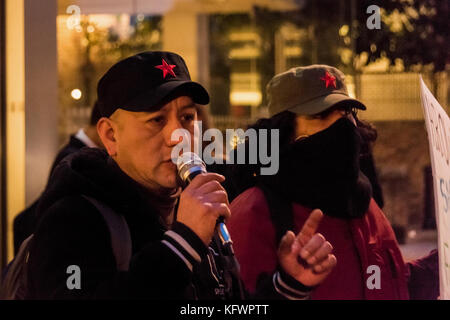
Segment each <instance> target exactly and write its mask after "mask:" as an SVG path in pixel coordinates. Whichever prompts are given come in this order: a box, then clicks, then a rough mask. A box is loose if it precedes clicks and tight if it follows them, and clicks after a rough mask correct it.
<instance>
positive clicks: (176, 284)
mask: <svg viewBox="0 0 450 320" xmlns="http://www.w3.org/2000/svg"><path fill="white" fill-rule="evenodd" d="M82 194H84V195H87V196H89V197H92V198H95V199H97V200H98V201H101V202H103V203H104V204H105V205H107V206H109V207H110V208H111V209H113V211H115V212H116V213H118V214H121V215H123V217H124V218H125V220H126V222H127V224H128V227H129V230H130V234H131V241H132V259H131V262H130V268H129V270H128V271H127V272H124V271H117V269H116V263H115V259H114V255H113V251H112V247H111V240H110V235H109V231H108V227H107V225H106V223H105V222H104V220H103V217H102V216H101V214H100V213H99V212H98V211H97V209H96V208H95V207H94V206H93V205H92V204H91V203H90V202H89V201H87V200H86V199H85V198H84V197H82V196H81V195H82ZM148 199H149V194H148V192H147V191H146V190H145V189H144V188H142V187H141V186H140V185H139V184H137V183H136V182H135V181H134V180H132V179H131V178H130V177H128V176H127V175H126V174H125V173H124V172H123V171H121V170H120V168H119V167H118V166H117V164H116V163H115V161H114V160H112V159H111V158H110V157H109V156H108V155H107V154H106V152H105V151H102V150H99V149H92V148H84V149H82V150H81V151H80V152H78V153H76V154H74V155H71V156H69V157H67V158H65V159H64V160H63V161H62V162H61V163H60V165H58V166H57V167H56V169H55V171H54V173H53V175H52V177H51V179H50V181H49V184H48V186H47V188H46V190H45V192H44V194H43V196H42V198H41V201H40V203H39V206H38V209H37V215H38V219H39V223H38V227H37V230H36V232H35V238H34V242H33V244H32V246H31V250H30V257H29V269H28V298H33V299H73V298H74V299H77V298H79V299H91V298H154V299H185V298H188V299H197V298H198V299H210V298H211V299H215V298H219V299H220V298H224V297H230V296H232V297H236V296H235V292H236V283H235V285H234V287H233V288H232V291H231V293H230V295H228V296H227V295H226V294H224V290H223V289H224V288H223V287H222V286H221V284H220V283H219V282H221V278H220V276H221V274H222V273H221V271H222V267H221V265H220V262H219V263H216V262H217V261H216V260H217V259H215V258H216V257H215V255H214V254H213V251H214V250H213V248H207V247H206V246H205V245H204V244H203V243H202V241H201V240H200V239H199V238H198V237H197V235H196V234H195V233H194V232H193V231H191V230H190V229H189V228H188V227H187V226H185V225H183V224H181V223H177V222H175V223H174V225H173V227H172V229H171V230H170V231H169V230H167V229H166V228H165V227H164V226H163V224H162V223H160V221H159V218H158V213H157V212H155V209H154V208H153V206H152V204H151V202H150V201H149V200H148ZM70 265H77V266H79V268H80V270H81V289H79V290H78V289H73V290H69V289H68V288H67V285H66V281H67V279H68V277H69V276H70V274H68V273H67V268H68V266H70ZM215 268H217V270H216V272H214V271H213V270H214V269H215ZM213 273H214V274H213ZM284 279H285V280H286V281H287V282H289V281H291V280H292V279H288V278H284ZM218 280H219V282H218ZM295 285H296V283H293V287H295ZM298 285H300V284H298ZM296 288H303V287H301V285H300V287H296ZM225 289H226V288H225ZM260 292H261V294H260V297H264V298H277V297H278V298H279V297H280V295H278V294H277V293H276V291H275V287H274V285H273V282H272V279H271V278H269V277H268V280H267V281H266V285H265V286H263V287H262V289H261V290H260Z"/></svg>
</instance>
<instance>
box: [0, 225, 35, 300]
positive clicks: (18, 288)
mask: <svg viewBox="0 0 450 320" xmlns="http://www.w3.org/2000/svg"><path fill="white" fill-rule="evenodd" d="M33 236H34V234H31V235H30V236H29V237H28V238H26V239H25V240H24V241H23V242H22V244H21V245H20V248H19V251H18V252H17V254H16V256H15V257H14V259H13V260H12V261H11V262H10V264H9V265H8V266H7V270H6V275H5V278H4V279H3V282H2V287H1V288H0V289H1V290H0V300H15V299H16V300H22V299H24V298H25V288H26V285H27V269H28V257H29V248H30V244H31V242H32V240H33Z"/></svg>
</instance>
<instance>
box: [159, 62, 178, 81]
mask: <svg viewBox="0 0 450 320" xmlns="http://www.w3.org/2000/svg"><path fill="white" fill-rule="evenodd" d="M175 67H176V65H174V64H168V63H167V62H166V61H165V60H164V59H162V64H161V65H159V66H155V68H157V69H160V70H162V72H163V78H164V79H165V78H166V76H167V74H171V75H172V76H174V77H176V75H175V72H173V68H175Z"/></svg>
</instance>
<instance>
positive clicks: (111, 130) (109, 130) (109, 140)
mask: <svg viewBox="0 0 450 320" xmlns="http://www.w3.org/2000/svg"><path fill="white" fill-rule="evenodd" d="M97 133H98V136H99V137H100V140H102V143H103V145H104V146H105V149H106V151H107V152H108V154H109V155H110V156H111V157H113V156H115V155H116V154H117V140H116V134H117V125H116V124H115V123H114V122H113V121H112V120H111V119H109V118H101V119H100V120H99V121H98V122H97Z"/></svg>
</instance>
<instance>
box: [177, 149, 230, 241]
mask: <svg viewBox="0 0 450 320" xmlns="http://www.w3.org/2000/svg"><path fill="white" fill-rule="evenodd" d="M177 167H178V173H179V176H180V178H181V180H183V182H184V183H186V184H187V187H186V188H185V189H184V190H183V192H182V193H181V196H180V203H179V206H178V214H177V220H178V221H179V222H181V223H183V224H185V225H186V226H188V227H189V228H190V229H191V230H192V231H194V232H195V234H197V236H198V237H199V238H200V239H201V240H202V241H203V243H204V244H205V245H209V243H210V242H211V239H212V237H213V235H214V232H215V230H216V224H217V220H218V219H224V220H226V219H227V218H228V217H229V216H230V214H231V213H230V209H229V202H228V195H227V193H226V191H225V189H224V188H223V187H222V185H221V184H220V183H221V182H223V181H225V177H224V176H222V175H220V174H216V173H207V172H206V168H205V164H204V163H203V161H202V160H201V159H200V158H199V157H198V156H197V155H196V154H195V153H190V152H189V153H184V154H183V155H182V156H181V157H180V158H179V159H178V163H177ZM222 227H223V228H224V227H225V226H224V225H223V226H222ZM218 228H221V227H220V224H219V226H218Z"/></svg>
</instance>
